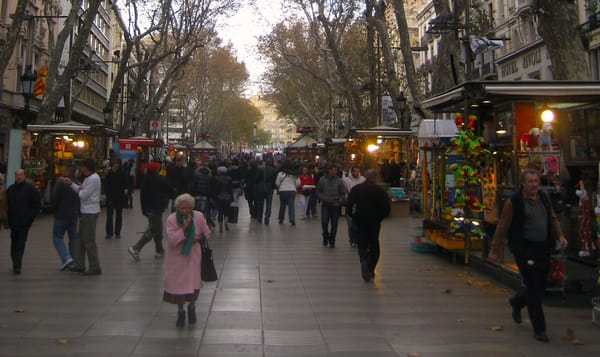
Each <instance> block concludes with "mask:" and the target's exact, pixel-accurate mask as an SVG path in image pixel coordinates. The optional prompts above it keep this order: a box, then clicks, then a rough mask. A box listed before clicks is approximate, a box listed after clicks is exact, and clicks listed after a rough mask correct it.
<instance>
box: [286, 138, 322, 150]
mask: <svg viewBox="0 0 600 357" xmlns="http://www.w3.org/2000/svg"><path fill="white" fill-rule="evenodd" d="M316 143H317V141H316V140H315V139H313V138H312V137H310V136H308V135H302V136H301V137H300V138H299V139H298V140H296V141H295V142H294V143H292V144H291V145H290V146H288V147H290V148H305V147H309V146H312V145H313V144H316Z"/></svg>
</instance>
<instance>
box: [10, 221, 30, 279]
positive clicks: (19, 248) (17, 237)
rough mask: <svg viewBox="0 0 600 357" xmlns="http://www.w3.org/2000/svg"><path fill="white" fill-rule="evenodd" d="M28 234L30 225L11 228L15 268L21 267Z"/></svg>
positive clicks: (11, 244)
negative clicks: (21, 227)
mask: <svg viewBox="0 0 600 357" xmlns="http://www.w3.org/2000/svg"><path fill="white" fill-rule="evenodd" d="M27 234H29V227H27V228H23V229H11V230H10V257H11V258H12V263H13V269H21V264H22V261H23V254H25V243H26V242H27Z"/></svg>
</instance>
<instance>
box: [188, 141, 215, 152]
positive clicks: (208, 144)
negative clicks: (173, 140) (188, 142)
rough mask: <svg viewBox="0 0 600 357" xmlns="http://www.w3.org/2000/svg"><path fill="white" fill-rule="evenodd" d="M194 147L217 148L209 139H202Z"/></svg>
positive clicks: (202, 148) (203, 148)
mask: <svg viewBox="0 0 600 357" xmlns="http://www.w3.org/2000/svg"><path fill="white" fill-rule="evenodd" d="M193 149H196V150H198V149H200V150H217V148H216V147H214V146H212V145H211V144H210V143H209V142H208V141H206V140H200V141H199V142H197V143H196V145H194V147H193Z"/></svg>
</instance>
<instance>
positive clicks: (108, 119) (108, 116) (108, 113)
mask: <svg viewBox="0 0 600 357" xmlns="http://www.w3.org/2000/svg"><path fill="white" fill-rule="evenodd" d="M102 115H103V116H104V126H105V127H107V128H112V126H113V111H112V108H109V107H104V109H102Z"/></svg>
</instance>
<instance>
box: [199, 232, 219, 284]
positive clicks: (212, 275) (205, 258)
mask: <svg viewBox="0 0 600 357" xmlns="http://www.w3.org/2000/svg"><path fill="white" fill-rule="evenodd" d="M200 246H201V247H202V264H201V267H200V276H201V279H202V281H207V282H211V281H217V279H218V277H217V270H216V269H215V262H214V261H213V255H212V249H210V247H209V246H208V241H207V240H206V238H204V239H202V241H201V242H200Z"/></svg>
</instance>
